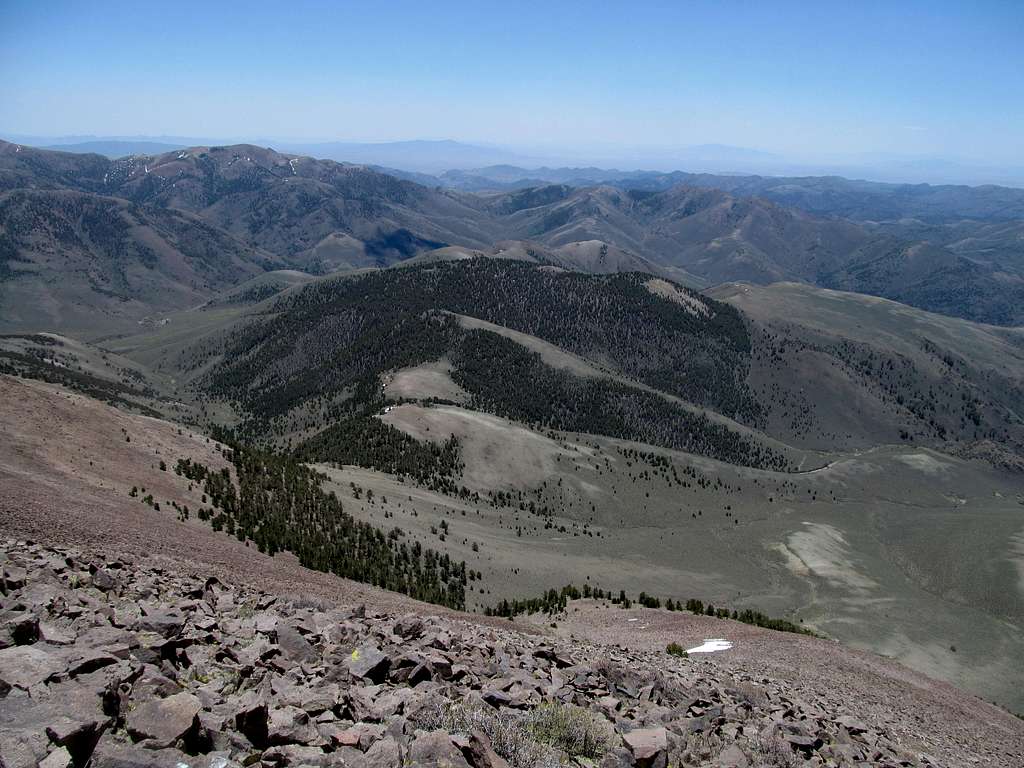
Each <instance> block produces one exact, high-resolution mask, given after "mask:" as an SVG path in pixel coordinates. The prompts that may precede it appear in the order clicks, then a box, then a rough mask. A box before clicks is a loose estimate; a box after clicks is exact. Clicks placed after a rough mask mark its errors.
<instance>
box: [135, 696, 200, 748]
mask: <svg viewBox="0 0 1024 768" xmlns="http://www.w3.org/2000/svg"><path fill="white" fill-rule="evenodd" d="M200 709H202V705H201V704H200V702H199V699H198V698H196V697H195V696H193V695H192V694H190V693H177V694H175V695H174V696H168V697H167V698H166V699H156V700H155V701H147V702H145V703H143V704H140V705H139V706H138V707H136V708H135V709H133V710H132V711H131V712H129V713H128V719H127V724H126V728H127V730H128V733H129V734H131V736H132V737H133V738H134V739H136V740H146V741H148V742H150V743H151V744H152V746H154V747H169V746H171V745H172V744H174V743H175V742H176V741H177V740H178V739H184V738H186V737H187V736H188V735H189V734H190V732H192V731H193V730H194V729H195V728H196V727H197V726H198V724H199V719H198V717H197V715H198V714H199V710H200Z"/></svg>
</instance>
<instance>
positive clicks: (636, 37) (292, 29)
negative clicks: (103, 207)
mask: <svg viewBox="0 0 1024 768" xmlns="http://www.w3.org/2000/svg"><path fill="white" fill-rule="evenodd" d="M0 19H2V20H0V75H2V77H0V105H2V106H0V130H2V131H4V132H6V133H8V134H11V133H21V134H40V135H53V136H57V135H67V134H95V135H186V136H209V137H225V138H237V137H244V136H251V137H289V138H295V139H300V138H301V139H314V138H315V139H341V140H373V141H384V140H401V139H413V138H454V139H460V140H465V141H477V142H490V143H497V144H506V145H516V146H533V147H544V146H575V147H598V148H600V147H609V146H613V147H614V146H633V147H672V146H683V145H691V144H703V143H720V144H730V145H738V146H744V147H753V148H758V149H763V150H766V151H770V152H778V153H785V154H788V155H790V156H804V155H807V156H809V155H828V154H839V153H845V154H851V153H897V154H922V155H943V156H956V157H965V158H974V159H978V160H982V161H985V162H990V163H1017V164H1021V161H1022V158H1024V2H1020V0H1018V1H1017V2H983V1H979V2H962V3H950V2H941V0H931V2H870V1H869V0H859V1H858V2H843V3H839V2H836V3H833V2H799V3H798V2H784V1H783V0H773V1H772V2H768V1H767V0H766V1H765V2H745V1H742V0H732V1H730V0H719V1H718V2H665V3H657V2H649V3H644V2H637V3H625V2H623V3H602V2H598V0H591V2H586V3H572V2H557V1H551V0H549V1H548V2H544V3H529V2H527V3H509V2H507V0H506V2H501V3H490V2H483V1H481V0H477V1H476V2H467V3H445V2H415V3H412V2H410V3H406V2H395V3H389V2H373V3H370V2H365V3H342V2H338V3H330V4H328V3H308V2H302V1H301V0H292V1H291V2H288V3H274V4H271V3H260V2H250V3H244V4H242V3H238V4H233V3H228V2H213V3H190V2H177V3H173V4H172V3H145V2H131V3H112V2H111V3H108V2H102V1H100V2H89V3H86V2H74V3H61V2H35V1H33V2H21V0H0Z"/></svg>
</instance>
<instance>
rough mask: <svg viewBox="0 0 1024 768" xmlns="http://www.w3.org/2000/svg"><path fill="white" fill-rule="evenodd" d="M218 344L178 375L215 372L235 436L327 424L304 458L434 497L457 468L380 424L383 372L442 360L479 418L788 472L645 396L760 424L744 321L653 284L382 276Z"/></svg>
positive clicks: (522, 273) (450, 272)
mask: <svg viewBox="0 0 1024 768" xmlns="http://www.w3.org/2000/svg"><path fill="white" fill-rule="evenodd" d="M455 315H464V316H469V317H473V318H478V319H480V320H485V321H487V322H489V323H493V324H495V326H500V327H504V328H508V329H512V330H514V331H519V332H521V333H524V334H528V335H529V336H530V337H535V338H538V339H542V340H545V341H548V342H550V343H552V344H554V345H556V346H557V347H558V348H560V349H561V350H565V351H566V352H568V353H572V354H575V355H578V356H579V357H581V358H584V359H586V360H589V361H592V363H593V365H594V366H597V367H596V368H595V369H594V370H595V371H597V370H600V369H604V370H607V371H608V372H609V374H608V376H607V377H604V376H582V375H577V374H573V373H568V372H565V371H562V370H556V369H555V368H552V367H551V366H550V365H548V364H546V363H545V362H544V361H542V360H541V359H540V358H539V357H538V355H536V354H534V353H530V352H528V351H526V350H525V349H524V348H521V347H520V346H519V345H518V344H515V343H513V342H511V341H509V340H507V339H505V338H503V337H500V336H498V335H496V334H495V333H492V332H489V331H481V330H475V331H471V330H468V329H466V328H465V327H464V326H463V325H462V324H461V323H459V322H458V320H457V318H456V317H455ZM220 344H221V346H220V347H219V348H214V347H211V346H203V345H198V346H196V347H193V348H191V349H190V350H189V351H188V353H187V354H186V355H184V356H182V357H181V359H180V360H179V365H181V366H182V367H183V368H186V369H187V368H190V367H191V368H197V367H199V366H204V365H207V364H208V363H209V362H210V361H211V360H214V361H217V362H216V363H215V365H214V366H213V367H212V368H211V369H210V370H209V371H207V372H206V373H204V374H203V375H202V376H201V377H200V378H199V380H198V384H197V386H199V387H200V389H201V390H202V391H203V392H204V393H206V394H208V395H210V396H213V397H215V398H218V399H220V400H223V401H225V402H229V403H231V404H232V405H233V406H234V408H235V409H236V411H237V412H238V413H239V414H240V416H241V418H242V421H241V424H240V432H241V434H245V435H250V436H262V435H266V434H267V433H268V431H269V432H273V433H275V434H276V435H277V436H278V437H279V438H281V439H284V440H285V441H286V442H288V441H294V440H299V441H301V440H302V439H303V436H304V435H307V436H308V435H309V434H311V433H315V432H318V431H320V430H323V429H325V428H328V427H329V428H328V429H327V431H326V432H324V433H323V434H321V435H318V436H316V437H314V438H312V439H311V440H308V441H307V442H306V443H305V445H304V446H303V449H302V450H303V452H304V455H306V456H307V457H310V458H315V457H320V458H323V459H328V460H332V461H339V462H349V463H360V462H359V459H360V458H362V460H364V461H369V460H371V459H372V462H371V463H373V464H374V466H382V467H383V468H387V469H389V470H391V471H397V472H399V473H400V474H408V475H411V476H414V477H417V478H418V479H419V480H420V481H422V482H429V483H430V484H433V485H437V484H440V485H441V486H443V485H445V482H444V481H441V480H439V479H438V477H441V476H444V477H447V476H450V475H451V474H452V468H453V467H454V466H455V464H456V463H457V462H456V461H455V460H454V459H449V458H445V455H446V454H445V453H444V452H441V453H440V454H436V455H435V453H432V452H430V451H427V452H426V453H424V452H423V451H422V450H421V449H420V448H418V447H417V446H416V445H413V444H411V443H410V442H408V439H407V438H406V439H404V440H403V439H401V438H400V437H399V436H398V434H397V432H395V433H394V434H392V433H391V432H389V430H390V431H392V432H393V428H391V427H385V426H384V425H381V424H380V423H379V422H377V421H376V419H373V418H372V417H373V416H374V414H376V413H379V412H380V410H381V409H382V408H383V407H384V405H385V402H384V398H383V396H382V394H381V391H380V377H381V376H382V375H384V374H386V373H388V372H391V371H395V370H399V369H403V368H408V367H410V366H415V365H418V364H421V363H426V362H430V361H435V360H439V359H442V358H446V359H449V360H450V361H451V363H452V365H453V366H454V370H453V376H454V379H455V381H456V382H457V383H458V384H459V385H461V386H462V387H463V388H465V389H466V390H467V391H468V392H469V393H471V395H472V396H473V398H474V404H475V406H476V407H477V408H479V409H482V410H487V411H490V412H492V413H496V414H501V415H506V416H509V417H511V418H514V419H517V420H521V421H525V422H529V423H534V424H537V425H540V426H545V427H551V428H556V429H563V430H571V431H591V432H594V433H597V434H606V435H610V436H617V437H623V438H627V439H634V440H639V441H644V442H649V443H653V444H656V445H663V446H666V447H672V448H680V449H684V450H688V451H693V452H695V453H700V454H704V455H708V456H714V457H717V458H721V459H724V460H726V461H731V462H734V463H739V464H747V465H751V466H771V467H775V468H784V467H785V466H786V461H785V460H784V459H782V458H781V457H780V456H777V455H775V454H774V453H773V452H772V451H771V450H770V449H768V448H766V447H764V446H761V445H759V444H757V443H756V441H755V440H753V439H752V438H751V437H750V436H749V435H745V434H741V433H740V432H738V431H737V430H736V429H734V428H732V427H729V426H727V425H726V424H725V423H724V422H722V421H721V420H711V419H709V418H708V417H707V416H705V415H703V414H702V413H701V412H700V410H699V408H692V407H684V406H683V405H682V404H680V403H678V402H676V401H674V400H672V399H671V398H667V397H665V396H664V395H660V394H656V393H654V392H652V391H650V388H653V389H656V390H659V391H660V392H663V393H667V394H668V395H671V396H674V397H676V398H679V399H680V400H682V401H685V402H686V403H692V404H693V405H695V406H700V407H705V408H709V409H711V410H713V411H715V412H717V413H719V414H725V415H727V416H732V417H735V418H737V419H739V420H741V421H746V422H748V423H755V422H756V421H757V420H758V418H759V414H760V406H759V405H758V403H757V402H756V400H755V399H754V398H753V397H752V396H751V393H750V390H749V389H748V387H747V385H746V383H745V380H746V377H747V366H748V361H749V356H750V339H749V336H748V333H747V329H746V326H745V325H744V321H743V319H742V316H741V315H740V313H739V312H737V311H736V310H734V309H732V308H731V307H729V306H728V305H725V304H720V303H719V302H716V301H713V300H709V299H707V298H704V297H701V296H700V295H699V294H696V293H694V292H692V291H688V290H687V289H684V288H681V287H678V286H673V285H672V284H671V283H668V282H667V281H661V282H660V283H658V284H652V283H651V280H650V278H648V277H647V276H644V275H637V274H618V275H610V276H595V275H583V274H579V273H572V272H564V271H561V270H552V269H550V268H545V267H538V266H534V265H531V264H524V263H519V262H512V261H504V260H491V259H474V260H467V261H459V262H444V263H439V264H432V265H425V266H420V267H415V268H409V269H402V270H390V271H386V272H375V273H370V274H364V275H359V276H353V277H349V278H340V279H336V280H327V281H320V282H317V283H314V284H311V285H309V286H307V287H305V288H304V289H303V290H301V291H293V292H290V293H288V294H286V295H284V296H282V297H281V298H279V299H278V300H276V301H275V302H273V303H272V304H270V305H269V309H268V310H267V312H266V313H265V314H264V315H262V316H257V317H256V318H255V319H253V320H252V321H251V322H249V323H247V324H245V325H243V326H241V327H239V328H237V329H236V330H235V331H234V332H233V333H232V334H231V335H230V336H229V337H227V338H226V339H224V340H222V341H221V342H220ZM613 376H614V377H618V379H613V378H612V377H613ZM628 380H634V381H636V382H638V383H642V384H643V385H645V386H646V387H647V389H644V388H637V387H633V386H629V385H628V384H626V383H623V382H624V381H628ZM360 453H361V454H362V455H359V454H360ZM385 454H387V455H389V456H391V457H392V458H390V459H387V458H384V456H385ZM396 456H400V458H395V457H396ZM382 462H383V464H382ZM437 462H441V463H440V464H437ZM403 467H404V468H403Z"/></svg>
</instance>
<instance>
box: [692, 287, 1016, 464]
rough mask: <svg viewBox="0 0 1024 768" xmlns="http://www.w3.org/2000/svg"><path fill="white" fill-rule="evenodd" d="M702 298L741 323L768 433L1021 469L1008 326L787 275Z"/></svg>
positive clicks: (815, 443)
mask: <svg viewBox="0 0 1024 768" xmlns="http://www.w3.org/2000/svg"><path fill="white" fill-rule="evenodd" d="M711 295H713V296H714V297H715V298H717V299H719V300H721V301H725V302H727V303H729V304H732V305H733V306H735V307H737V308H738V309H740V310H742V311H743V313H744V315H745V316H746V317H748V318H749V319H750V321H751V329H752V330H751V335H752V348H753V349H754V354H753V358H752V362H751V369H750V370H751V374H750V376H751V378H750V381H749V383H750V386H751V387H752V389H753V390H754V391H755V392H756V393H757V395H756V396H757V398H758V400H759V402H761V403H763V404H764V407H765V409H766V420H767V424H768V427H767V428H768V430H769V432H770V433H771V434H773V435H775V436H776V437H778V438H779V439H781V440H784V441H786V442H792V443H794V444H796V445H803V446H806V447H810V448H813V447H823V446H831V447H832V448H833V449H836V448H840V447H843V448H846V449H850V450H854V449H859V448H864V447H867V446H871V445H878V444H885V443H896V442H902V443H916V444H922V443H923V444H926V445H933V446H937V445H939V444H942V445H944V448H943V449H944V450H946V451H947V452H950V453H955V454H959V455H970V456H979V457H984V458H988V459H991V460H993V461H995V462H996V463H1005V464H1006V465H1007V466H1010V467H1015V468H1017V469H1020V468H1021V467H1024V464H1022V458H1021V457H1022V456H1024V387H1022V386H1021V382H1022V381H1024V332H1022V331H1021V330H1020V329H1009V328H998V327H994V326H987V325H980V324H975V323H971V322H967V321H964V320H960V319H957V318H950V317H945V316H943V315H938V314H931V313H928V312H923V311H920V310H917V309H914V308H911V307H908V306H906V305H904V304H898V303H896V302H893V301H888V300H884V299H876V298H873V297H868V296H861V295H858V294H853V293H840V292H838V291H830V290H822V289H819V288H814V287H812V286H807V285H800V284H795V283H777V284H775V285H771V286H752V285H745V284H743V285H735V284H733V285H722V286H718V287H717V288H715V289H713V290H712V291H711ZM936 440H939V441H940V443H936V442H934V441H936Z"/></svg>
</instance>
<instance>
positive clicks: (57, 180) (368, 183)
mask: <svg viewBox="0 0 1024 768" xmlns="http://www.w3.org/2000/svg"><path fill="white" fill-rule="evenodd" d="M0 163H2V164H0V184H2V185H3V186H5V187H8V188H12V187H25V186H31V185H38V184H46V185H48V186H59V185H64V186H68V187H71V188H74V189H77V190H79V191H84V192H92V193H97V194H103V195H111V196H116V197H120V198H124V199H127V200H131V201H132V202H135V203H140V204H146V205H149V206H158V207H164V208H175V209H178V210H183V211H189V212H192V213H196V214H199V215H201V216H202V217H203V218H204V219H205V220H206V221H207V222H209V223H210V224H212V225H215V226H218V227H220V228H222V229H224V230H225V231H227V232H229V233H230V234H233V235H234V236H236V237H238V238H240V239H242V240H244V241H245V242H247V243H249V244H250V245H251V246H253V247H258V248H262V249H265V250H268V251H270V252H271V253H274V254H275V255H277V256H278V257H279V258H280V259H282V260H283V261H284V262H286V263H287V264H289V265H290V266H297V267H302V268H306V269H307V270H319V271H331V270H332V269H335V268H337V267H338V266H368V265H378V266H379V265H382V264H389V263H391V262H393V261H396V260H399V259H401V258H406V257H408V256H410V255H413V254H414V253H416V252H417V251H418V250H422V249H423V248H430V247H438V246H439V245H444V244H446V243H448V242H451V241H453V240H457V241H459V242H462V243H465V244H470V245H472V244H480V243H482V242H485V241H488V242H489V238H488V237H485V236H482V233H481V232H480V231H478V228H477V221H476V220H477V219H479V215H478V214H477V213H476V212H475V211H474V209H472V208H470V207H468V206H465V205H462V204H460V203H459V202H458V200H456V199H455V198H453V197H451V196H449V195H446V194H443V193H440V192H436V191H433V190H429V189H427V188H425V187H422V186H420V185H418V184H414V183H412V182H406V181H401V180H399V179H396V178H394V177H392V176H388V175H385V174H383V173H378V172H376V171H373V170H370V169H368V168H366V167H363V166H354V165H342V164H340V163H336V162H333V161H330V160H314V159H312V158H309V157H299V156H294V155H284V154H281V153H278V152H274V151H273V150H269V149H264V148H261V147H254V146H250V145H235V146H232V147H192V148H189V149H184V150H176V151H173V152H167V153H164V154H161V155H155V156H145V155H141V156H131V157H126V158H121V159H118V160H107V159H105V158H102V157H99V156H97V155H73V154H65V153H57V152H45V151H40V150H32V149H28V148H18V147H16V146H15V145H10V144H0Z"/></svg>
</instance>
